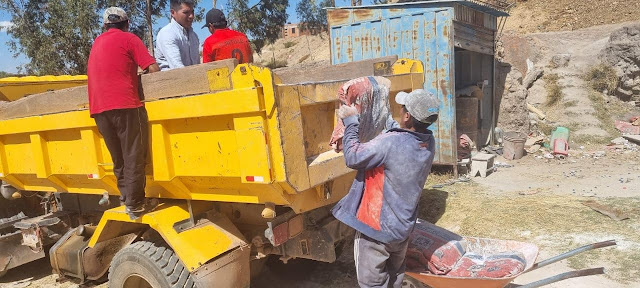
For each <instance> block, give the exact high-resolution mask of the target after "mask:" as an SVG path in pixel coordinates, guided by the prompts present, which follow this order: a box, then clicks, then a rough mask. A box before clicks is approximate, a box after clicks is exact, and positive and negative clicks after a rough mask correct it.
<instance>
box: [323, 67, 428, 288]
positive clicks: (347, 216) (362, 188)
mask: <svg viewBox="0 0 640 288" xmlns="http://www.w3.org/2000/svg"><path fill="white" fill-rule="evenodd" d="M368 78H369V79H368V80H369V83H368V84H367V85H370V86H371V88H370V89H371V90H372V91H373V93H379V92H381V91H382V92H383V93H384V92H386V93H388V91H389V87H385V86H384V85H380V84H379V83H378V81H376V80H375V78H373V77H368ZM395 101H396V103H398V104H400V105H402V107H403V108H402V109H403V110H402V112H403V113H402V116H401V119H400V122H399V123H393V124H395V125H391V126H392V127H393V128H391V127H389V128H391V129H389V130H388V131H386V132H384V133H382V134H380V135H379V136H377V137H375V138H374V139H373V140H371V141H369V142H366V143H361V142H360V139H359V138H358V130H359V127H360V124H359V119H358V110H357V109H356V108H355V107H354V106H353V105H342V106H341V107H340V108H339V110H338V117H339V118H340V119H342V121H343V123H344V126H345V132H344V138H343V140H342V141H343V148H344V158H345V162H346V165H347V166H348V167H349V168H352V169H354V170H357V171H358V173H357V176H356V179H355V180H354V182H353V185H352V186H351V189H350V190H349V193H348V194H347V196H345V197H344V198H343V199H342V200H340V201H339V202H338V204H336V206H335V207H334V208H333V211H332V212H333V215H334V216H335V217H336V218H337V219H338V220H340V221H342V222H343V223H345V224H347V225H349V226H351V227H352V228H354V229H355V230H356V236H355V243H354V259H355V262H356V271H357V277H358V283H359V285H360V287H398V288H399V287H402V280H403V278H404V272H405V266H406V264H405V255H406V251H407V246H408V238H409V234H410V233H411V231H412V230H413V226H414V224H415V222H416V219H417V206H418V200H419V198H420V194H421V192H422V190H423V187H424V184H425V182H426V180H427V176H428V175H429V172H430V171H431V165H432V163H433V157H434V149H435V141H434V138H433V134H432V132H431V131H429V130H428V129H427V128H428V127H429V126H430V125H431V124H432V123H433V122H435V121H436V120H437V119H438V110H439V102H438V99H437V98H436V97H435V96H433V94H431V93H429V92H426V91H424V90H415V91H413V92H411V93H405V92H400V93H398V94H397V96H396V98H395ZM387 126H389V125H387Z"/></svg>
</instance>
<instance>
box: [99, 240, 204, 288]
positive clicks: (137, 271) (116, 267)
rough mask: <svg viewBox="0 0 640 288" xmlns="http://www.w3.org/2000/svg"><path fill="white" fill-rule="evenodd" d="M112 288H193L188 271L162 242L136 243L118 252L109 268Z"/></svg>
mask: <svg viewBox="0 0 640 288" xmlns="http://www.w3.org/2000/svg"><path fill="white" fill-rule="evenodd" d="M109 287H111V288H133V287H141V288H145V287H146V288H151V287H153V288H160V287H162V288H164V287H171V288H193V287H195V284H194V282H193V278H192V276H191V273H189V270H187V269H186V268H185V267H184V264H182V261H180V259H178V255H176V254H175V253H174V252H173V250H171V248H169V247H167V245H166V244H164V243H161V242H148V241H139V242H135V243H133V244H131V245H129V246H127V247H125V248H124V249H122V250H120V251H119V252H118V253H116V255H115V256H114V257H113V260H112V261H111V267H109Z"/></svg>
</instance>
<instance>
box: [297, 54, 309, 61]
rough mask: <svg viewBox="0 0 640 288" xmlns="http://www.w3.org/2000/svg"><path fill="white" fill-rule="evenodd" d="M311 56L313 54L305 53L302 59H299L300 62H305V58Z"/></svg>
mask: <svg viewBox="0 0 640 288" xmlns="http://www.w3.org/2000/svg"><path fill="white" fill-rule="evenodd" d="M310 56H311V54H307V55H304V56H302V57H300V60H298V63H302V62H304V60H307V59H309V57H310Z"/></svg>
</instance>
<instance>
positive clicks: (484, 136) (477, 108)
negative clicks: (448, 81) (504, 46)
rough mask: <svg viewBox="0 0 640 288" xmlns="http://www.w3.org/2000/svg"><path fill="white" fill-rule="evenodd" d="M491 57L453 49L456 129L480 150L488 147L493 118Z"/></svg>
mask: <svg viewBox="0 0 640 288" xmlns="http://www.w3.org/2000/svg"><path fill="white" fill-rule="evenodd" d="M493 69H494V67H493V55H488V54H483V53H478V52H474V51H470V50H466V49H462V48H457V47H456V49H455V94H456V128H457V132H458V137H459V136H460V135H461V134H466V135H467V136H469V138H471V140H472V141H473V142H474V143H475V144H476V147H477V149H480V148H482V147H484V146H486V145H488V144H489V141H490V139H491V137H490V135H491V129H492V119H493V109H492V106H493V100H494V99H493V95H494V91H493V85H494V84H493V82H494V79H493Z"/></svg>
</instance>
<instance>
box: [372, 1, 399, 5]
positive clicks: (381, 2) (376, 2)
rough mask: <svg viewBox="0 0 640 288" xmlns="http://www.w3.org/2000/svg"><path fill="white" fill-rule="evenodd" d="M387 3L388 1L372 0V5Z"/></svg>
mask: <svg viewBox="0 0 640 288" xmlns="http://www.w3.org/2000/svg"><path fill="white" fill-rule="evenodd" d="M391 2H392V3H393V2H394V1H391ZM396 2H397V1H396ZM387 3H389V1H388V0H373V4H374V5H378V4H387Z"/></svg>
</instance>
